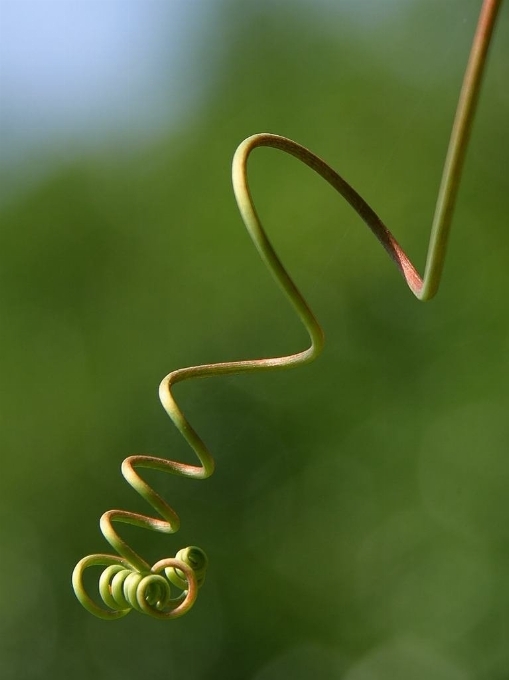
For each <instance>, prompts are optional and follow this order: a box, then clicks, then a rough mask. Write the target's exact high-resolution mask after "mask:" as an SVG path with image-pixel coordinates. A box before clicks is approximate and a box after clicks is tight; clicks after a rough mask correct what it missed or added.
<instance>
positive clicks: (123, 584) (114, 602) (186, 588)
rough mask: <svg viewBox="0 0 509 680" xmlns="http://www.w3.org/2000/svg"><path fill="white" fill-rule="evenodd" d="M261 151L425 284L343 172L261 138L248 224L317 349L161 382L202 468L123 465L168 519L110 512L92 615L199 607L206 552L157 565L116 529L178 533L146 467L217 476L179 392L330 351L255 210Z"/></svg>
mask: <svg viewBox="0 0 509 680" xmlns="http://www.w3.org/2000/svg"><path fill="white" fill-rule="evenodd" d="M257 146H270V147H274V148H277V149H280V150H282V151H285V152H287V153H290V154H292V155H293V156H295V157H297V158H298V159H299V160H301V161H302V162H304V163H306V165H308V166H309V167H311V168H312V169H313V170H315V171H316V172H317V173H318V174H320V175H321V176H322V177H323V178H324V179H326V180H327V181H328V182H329V184H331V185H332V186H333V187H334V188H335V189H337V190H338V191H339V192H340V193H341V195H342V196H344V198H346V200H347V201H348V202H349V203H350V204H351V205H352V207H353V208H354V209H355V210H356V211H357V212H358V213H359V215H360V216H361V217H362V218H363V219H364V220H365V221H366V222H367V224H368V225H369V226H370V228H371V229H372V231H373V232H374V233H375V235H376V236H377V238H378V240H379V241H380V242H381V243H382V245H383V246H384V248H385V249H386V250H387V251H388V252H389V254H390V255H391V257H392V258H393V259H394V260H395V262H396V264H397V265H398V267H399V269H400V270H401V272H402V273H403V275H404V276H405V278H406V280H407V282H408V284H409V286H410V287H411V289H412V290H413V291H414V292H415V293H416V294H418V292H419V291H420V289H421V287H422V281H421V279H420V277H419V275H418V274H417V272H416V270H415V268H414V267H413V265H412V264H411V263H410V261H409V260H408V258H407V257H406V255H405V254H404V252H403V251H402V249H401V248H400V246H399V245H398V243H397V242H396V241H395V239H394V237H393V236H392V235H391V233H390V232H389V231H388V230H387V229H386V227H385V226H384V225H383V224H382V222H381V221H380V219H379V218H378V217H377V215H376V214H375V213H374V212H373V211H372V210H371V208H370V207H369V206H368V205H367V203H366V202H365V201H364V200H363V199H362V198H361V197H360V196H359V195H358V194H357V193H356V192H355V191H354V189H352V187H350V185H349V184H347V183H346V182H345V181H344V180H343V179H342V178H341V177H340V176H339V175H338V174H337V173H335V172H334V171H333V170H332V169H331V168H330V167H329V166H328V165H327V164H326V163H325V162H324V161H322V160H321V159H320V158H318V156H315V155H314V154H313V153H311V152H310V151H309V150H307V149H305V148H304V147H302V146H300V145H299V144H297V143H296V142H293V141H291V140H289V139H286V138H284V137H280V136H277V135H270V134H261V135H254V136H253V137H250V138H248V139H247V140H245V141H244V142H243V143H242V144H241V145H240V146H239V148H238V150H237V152H236V154H235V157H234V161H233V185H234V191H235V195H236V199H237V202H238V205H239V210H240V212H241V215H242V217H243V220H244V222H245V225H246V227H247V229H248V231H249V233H250V235H251V237H252V239H253V242H254V244H255V246H256V248H257V249H258V251H259V253H260V255H261V257H262V259H263V260H264V262H265V263H266V265H267V267H268V268H269V270H270V271H271V273H272V274H273V275H274V277H275V278H276V280H277V281H278V283H279V284H280V286H281V287H282V288H283V290H284V291H285V292H286V293H287V295H288V297H289V299H290V301H291V303H292V305H293V306H294V308H295V310H296V312H297V314H298V315H299V317H300V318H301V320H302V322H303V323H304V326H305V327H306V330H307V331H308V333H309V337H310V340H311V345H310V347H309V348H308V349H306V350H304V351H302V352H298V353H296V354H290V355H286V356H281V357H271V358H266V359H254V360H247V361H234V362H224V363H218V364H205V365H201V366H191V367H188V368H183V369H179V370H176V371H174V372H172V373H170V374H169V375H168V376H166V378H164V380H163V381H162V382H161V385H160V388H159V396H160V399H161V402H162V404H163V406H164V408H165V410H166V412H167V413H168V415H169V416H170V418H171V419H172V421H173V423H174V424H175V426H176V427H177V428H178V430H179V431H180V432H181V434H182V435H183V437H184V438H185V439H186V441H187V442H188V444H189V445H190V446H191V448H192V449H193V450H194V452H195V453H196V455H197V457H198V459H199V461H200V464H201V465H200V466H193V465H188V464H185V463H179V462H177V461H173V460H168V459H165V458H156V457H153V456H145V455H135V456H130V457H128V458H126V459H125V460H124V462H123V463H122V474H123V476H124V477H125V479H126V480H127V482H128V483H129V484H130V485H131V486H132V487H133V488H134V489H135V490H136V491H137V492H138V493H139V494H140V496H142V497H143V498H144V499H145V500H146V501H147V503H149V504H150V505H151V506H152V507H153V508H154V510H155V511H156V512H157V513H158V514H159V515H160V517H161V518H162V519H158V518H156V517H150V516H147V515H142V514H139V513H134V512H128V511H125V510H109V511H107V512H105V513H104V514H103V516H102V517H101V520H100V527H101V531H102V533H103V535H104V537H105V538H106V540H107V541H108V543H109V544H110V545H111V546H112V548H113V549H114V550H116V552H117V553H118V557H117V556H115V555H103V554H97V555H90V556H89V557H85V558H83V560H81V561H80V562H79V563H78V565H77V566H76V569H75V572H74V575H73V581H74V585H75V590H76V593H77V595H78V598H79V599H80V601H81V602H82V604H83V605H84V606H85V607H86V608H87V609H89V610H90V611H91V612H92V613H94V614H96V615H97V616H100V617H102V618H118V617H119V616H124V615H125V614H127V613H128V612H129V611H130V610H131V609H132V608H135V609H138V610H139V611H142V612H143V613H146V614H149V615H152V616H155V617H158V618H174V617H176V616H180V615H182V614H183V613H185V612H186V611H187V610H188V609H189V608H190V607H191V606H192V604H193V603H194V600H195V598H196V595H197V589H198V586H200V585H201V583H202V582H203V579H204V575H205V569H206V557H205V554H204V553H203V552H202V551H201V550H200V549H199V548H196V547H194V546H192V547H189V548H186V549H184V550H181V551H180V552H179V553H178V554H177V557H176V558H169V559H167V560H162V561H161V562H158V563H157V564H156V565H154V566H153V567H151V566H150V565H149V564H148V563H147V562H146V561H145V560H144V559H143V558H141V557H140V556H139V555H138V554H137V553H136V552H135V551H134V550H133V549H132V548H131V547H130V546H129V545H128V544H127V543H126V542H125V541H124V540H123V539H122V538H121V537H120V536H119V535H118V533H117V532H116V531H115V529H114V528H113V523H125V524H131V525H134V526H137V527H140V528H144V529H150V530H152V531H156V532H161V533H167V534H171V533H175V532H176V531H177V530H178V528H179V525H180V521H179V517H178V515H177V513H176V512H175V511H174V510H173V508H172V507H171V506H170V505H169V504H168V503H167V502H166V501H165V500H164V499H163V498H161V496H160V495H159V494H157V493H156V492H155V491H154V489H152V488H151V487H150V485H149V484H148V483H147V482H146V481H145V480H144V479H143V478H142V477H141V475H140V474H139V473H138V472H137V469H139V468H145V469H152V470H157V471H160V472H167V473H170V474H174V475H178V476H182V477H192V478H195V479H205V478H207V477H209V476H210V475H211V474H212V473H213V471H214V461H213V458H212V455H211V453H210V451H209V450H208V449H207V447H206V445H205V443H204V442H203V440H202V439H201V438H200V436H199V435H198V434H197V432H196V431H195V430H194V428H193V427H192V426H191V424H190V423H189V421H188V420H187V418H186V417H185V416H184V414H183V413H182V411H181V410H180V408H179V406H178V405H177V403H176V401H175V399H174V397H173V394H172V386H173V385H175V384H176V383H178V382H182V381H184V380H189V379H191V378H206V377H212V376H220V375H228V374H234V373H235V374H238V373H246V372H252V371H264V370H274V369H283V368H289V367H291V366H295V365H298V364H303V363H307V362H309V361H311V360H312V359H314V358H315V357H316V356H317V355H318V354H319V353H320V351H321V349H322V346H323V332H322V329H321V327H320V325H319V324H318V322H317V320H316V319H315V317H314V315H313V313H312V311H311V309H310V308H309V306H308V305H307V303H306V301H305V300H304V298H303V297H302V295H301V293H300V292H299V290H298V289H297V287H296V286H295V284H294V283H293V281H292V279H291V278H290V276H289V274H288V273H287V271H286V270H285V268H284V267H283V265H282V264H281V262H280V260H279V258H278V256H277V255H276V253H275V251H274V250H273V248H272V246H271V244H270V242H269V240H268V238H267V236H266V234H265V232H264V230H263V228H262V226H261V223H260V221H259V220H258V217H257V215H256V211H255V208H254V206H253V203H252V200H251V197H250V194H249V188H248V185H247V172H246V162H247V157H248V155H249V153H250V152H251V151H252V149H254V148H255V147H257ZM97 565H102V566H106V569H105V570H104V572H103V575H102V577H101V579H100V586H99V589H100V594H101V597H102V599H103V601H104V603H105V604H106V605H107V606H108V607H109V609H104V608H102V607H99V606H98V605H96V604H95V602H93V600H92V599H91V598H90V597H89V596H88V594H87V593H86V592H85V590H84V586H83V582H82V579H83V572H84V570H85V569H86V568H88V567H90V566H97ZM162 572H164V574H165V576H166V578H167V579H168V580H169V582H170V583H173V584H174V585H176V586H177V587H179V588H181V589H182V595H181V596H179V597H178V598H171V596H170V590H169V589H170V586H169V584H168V585H167V582H166V581H165V579H164V578H163V576H162V575H161V573H162Z"/></svg>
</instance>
